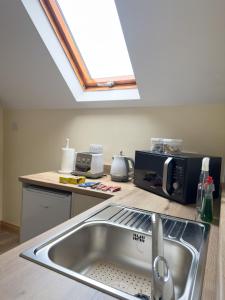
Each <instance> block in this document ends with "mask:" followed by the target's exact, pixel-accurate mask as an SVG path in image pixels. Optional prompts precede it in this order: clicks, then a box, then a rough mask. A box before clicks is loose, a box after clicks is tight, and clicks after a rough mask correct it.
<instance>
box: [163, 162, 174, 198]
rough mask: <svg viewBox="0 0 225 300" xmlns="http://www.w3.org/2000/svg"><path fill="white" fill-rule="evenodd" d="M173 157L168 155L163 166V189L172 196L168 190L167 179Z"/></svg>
mask: <svg viewBox="0 0 225 300" xmlns="http://www.w3.org/2000/svg"><path fill="white" fill-rule="evenodd" d="M172 160H173V157H168V158H167V159H166V160H165V162H164V166H163V178H162V189H163V192H164V193H165V194H166V195H167V196H170V194H169V192H168V191H167V181H168V168H169V164H170V163H171V162H172Z"/></svg>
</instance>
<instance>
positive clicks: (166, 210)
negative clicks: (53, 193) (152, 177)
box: [0, 175, 225, 300]
mask: <svg viewBox="0 0 225 300" xmlns="http://www.w3.org/2000/svg"><path fill="white" fill-rule="evenodd" d="M28 177H29V178H28ZM41 177H42V176H40V175H39V176H37V175H31V176H25V177H24V176H23V177H20V180H21V181H22V182H27V183H28V182H30V183H33V184H37V182H36V181H35V180H36V179H35V178H39V180H40V185H42V186H51V187H55V188H56V186H53V185H55V184H56V183H54V182H52V181H51V180H52V179H51V178H52V177H51V176H50V177H49V178H47V177H48V176H47V177H46V178H47V180H48V182H49V183H50V184H48V182H47V183H46V184H44V183H43V181H44V179H43V178H41ZM29 179H30V181H29ZM106 180H108V179H106ZM63 186H64V185H63ZM57 188H58V185H57ZM62 189H64V188H63V187H62ZM73 190H74V187H71V191H73ZM76 191H77V189H76ZM110 196H111V195H110ZM109 203H119V204H122V205H125V206H130V207H136V208H140V209H146V210H150V211H156V212H159V213H163V214H167V215H171V216H176V217H182V218H186V219H190V220H195V218H196V210H195V208H194V207H193V206H183V205H180V204H178V203H175V202H171V201H169V200H167V199H165V198H162V197H159V196H157V195H154V194H151V193H149V192H147V191H144V190H141V189H139V188H137V187H134V186H133V185H132V184H128V185H126V184H124V189H123V191H122V192H121V193H118V194H116V195H115V196H114V197H113V198H110V199H108V200H106V201H104V202H102V203H101V204H99V205H97V206H95V207H93V208H91V209H89V210H87V211H85V212H84V213H82V214H80V215H78V216H76V217H74V218H72V219H70V220H68V221H66V222H65V223H63V224H60V225H59V226H57V227H55V228H53V229H51V230H49V231H47V232H45V233H43V234H41V235H39V236H38V237H36V238H33V239H31V240H29V241H27V242H25V243H23V244H21V245H19V246H18V247H16V248H14V249H12V250H10V251H8V252H6V253H5V254H3V255H0V291H1V292H0V295H1V296H0V298H1V299H4V300H8V299H10V300H11V299H23V300H24V299H29V300H30V299H38V300H39V299H44V300H45V299H46V300H51V299H54V300H57V299H76V300H81V299H85V300H89V299H90V300H103V299H104V300H112V299H115V298H114V297H112V296H109V295H107V294H104V293H102V292H100V291H97V290H95V289H93V288H90V287H88V286H86V285H84V284H81V283H79V282H77V281H75V280H72V279H70V278H67V277H65V276H63V275H60V274H58V273H56V272H54V271H51V270H48V269H46V268H44V267H41V266H39V265H37V264H35V263H32V262H30V261H27V260H25V259H23V258H21V257H19V254H20V253H21V252H22V251H24V250H26V249H28V248H31V247H33V246H36V245H37V244H40V243H43V242H44V241H45V240H46V239H48V238H50V237H52V236H54V235H56V234H58V233H59V232H61V231H64V230H66V229H68V228H70V227H71V225H76V224H77V223H80V222H81V221H82V220H84V219H86V218H87V217H88V216H90V215H91V214H93V213H94V212H95V211H96V210H97V209H100V208H102V207H104V206H105V205H107V204H109ZM222 206H223V211H225V199H224V198H223V199H222ZM223 213H224V212H223ZM224 222H225V219H223V225H225V224H224ZM223 228H224V226H223ZM221 237H222V239H221ZM218 240H219V228H218V226H216V225H212V226H211V232H210V238H209V245H208V254H207V261H206V268H205V277H204V283H203V293H202V299H204V300H215V299H220V300H222V299H223V298H219V295H220V290H221V288H218V281H219V282H220V283H224V277H223V276H224V273H223V272H222V271H223V268H222V266H221V268H220V271H221V272H220V273H219V272H217V266H218V260H217V259H218V247H219V246H218ZM224 241H225V238H224V231H223V232H221V235H220V254H221V256H222V257H221V258H220V259H222V258H223V260H220V265H221V262H222V261H223V266H224V255H222V254H223V253H222V250H223V249H224V247H223V246H224ZM218 279H219V280H218ZM187 300H188V299H187Z"/></svg>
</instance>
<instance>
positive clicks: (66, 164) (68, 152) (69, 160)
mask: <svg viewBox="0 0 225 300" xmlns="http://www.w3.org/2000/svg"><path fill="white" fill-rule="evenodd" d="M74 161H75V149H74V148H69V139H66V147H64V148H62V159H61V169H60V170H59V173H64V174H70V173H71V172H73V169H74Z"/></svg>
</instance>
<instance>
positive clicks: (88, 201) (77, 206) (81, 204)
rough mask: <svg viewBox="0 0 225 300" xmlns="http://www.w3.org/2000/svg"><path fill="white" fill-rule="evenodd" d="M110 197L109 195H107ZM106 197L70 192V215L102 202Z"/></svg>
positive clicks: (72, 215)
mask: <svg viewBox="0 0 225 300" xmlns="http://www.w3.org/2000/svg"><path fill="white" fill-rule="evenodd" d="M109 198H110V196H109ZM105 200H106V199H102V198H97V197H93V196H87V195H81V194H77V193H72V209H71V217H74V216H76V215H79V214H80V213H82V212H84V211H85V210H87V209H89V208H91V207H94V206H95V205H97V204H99V203H102V202H103V201H105Z"/></svg>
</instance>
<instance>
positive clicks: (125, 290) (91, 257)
mask: <svg viewBox="0 0 225 300" xmlns="http://www.w3.org/2000/svg"><path fill="white" fill-rule="evenodd" d="M161 217H162V220H163V229H164V255H165V258H166V260H167V262H168V264H169V268H170V271H171V273H172V277H173V281H174V287H175V296H176V299H180V300H188V299H190V300H197V299H200V295H201V288H202V281H203V275H204V264H205V259H206V253H207V242H208V234H209V229H210V226H209V225H207V224H202V223H196V222H191V221H187V220H184V219H179V218H172V217H168V216H165V215H161ZM21 256H22V257H24V258H27V259H29V260H32V261H34V262H36V263H39V264H41V265H43V266H45V267H47V268H50V269H52V270H54V271H57V272H59V273H62V274H64V275H65V276H68V277H70V278H74V279H76V280H79V281H81V282H83V283H86V284H88V285H90V286H93V287H95V288H97V289H99V290H102V291H105V292H107V293H109V294H111V295H114V296H116V297H117V298H121V299H137V298H136V296H135V295H137V294H143V295H146V296H148V297H149V299H150V295H151V276H152V240H151V212H147V211H143V210H137V209H132V208H126V207H122V206H107V207H106V208H104V209H103V210H101V211H100V212H98V213H97V214H95V215H93V216H91V217H89V218H88V219H87V220H85V221H83V222H82V223H81V224H79V225H77V226H75V227H73V228H71V229H70V230H67V231H66V232H63V233H61V234H60V235H58V236H57V237H55V238H53V239H51V240H49V241H47V242H45V243H44V244H43V245H40V246H37V247H34V248H32V249H29V250H27V251H25V252H24V253H22V254H21Z"/></svg>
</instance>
